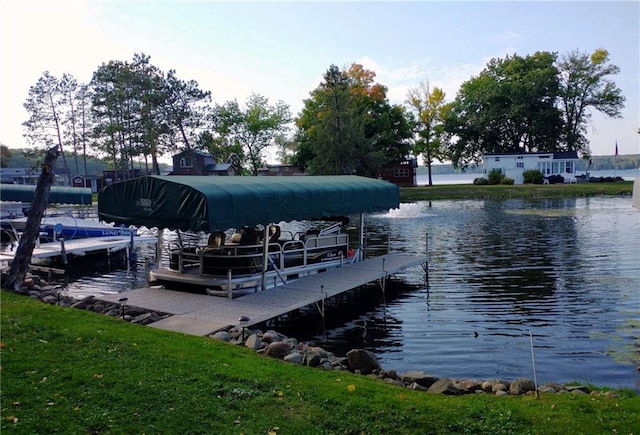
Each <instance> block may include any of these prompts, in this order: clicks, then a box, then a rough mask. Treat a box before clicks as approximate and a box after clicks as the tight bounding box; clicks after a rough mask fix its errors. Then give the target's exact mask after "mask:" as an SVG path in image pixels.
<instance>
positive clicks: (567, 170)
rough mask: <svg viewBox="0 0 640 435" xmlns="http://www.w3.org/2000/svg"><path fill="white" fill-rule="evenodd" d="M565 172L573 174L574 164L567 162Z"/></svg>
mask: <svg viewBox="0 0 640 435" xmlns="http://www.w3.org/2000/svg"><path fill="white" fill-rule="evenodd" d="M564 171H565V172H566V173H567V174H573V162H565V165H564Z"/></svg>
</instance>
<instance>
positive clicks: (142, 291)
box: [98, 254, 427, 335]
mask: <svg viewBox="0 0 640 435" xmlns="http://www.w3.org/2000/svg"><path fill="white" fill-rule="evenodd" d="M426 262H427V258H426V256H410V255H399V254H387V255H382V256H379V257H374V258H371V259H367V260H364V261H361V262H358V263H355V264H349V265H344V266H342V267H339V268H335V269H330V270H327V271H326V272H322V273H319V274H316V275H310V276H307V277H303V278H300V279H298V280H296V281H293V282H291V283H288V284H286V285H283V286H280V287H275V288H270V289H266V290H263V291H260V292H257V293H251V294H248V295H245V296H239V297H237V298H234V299H228V298H225V297H218V296H207V295H200V294H193V293H186V292H179V291H173V290H166V289H163V288H139V289H134V290H129V291H126V292H124V293H116V294H112V295H103V296H99V297H98V299H100V300H104V301H107V302H112V303H118V301H119V299H120V298H122V297H126V298H127V299H128V300H127V302H126V304H127V305H132V306H135V307H139V308H144V309H148V310H154V311H159V312H163V313H168V314H172V316H170V317H167V318H166V319H163V320H161V321H158V322H156V323H152V324H151V325H150V326H152V327H155V328H160V329H166V330H171V331H177V332H183V333H186V334H192V335H208V334H211V333H213V332H216V331H219V330H221V329H224V328H226V327H228V326H232V325H235V324H237V323H238V320H237V319H238V317H240V316H247V317H248V318H249V319H250V320H249V322H248V324H247V326H251V325H255V324H258V323H262V322H264V321H267V320H270V319H273V318H275V317H278V316H281V315H283V314H286V313H288V312H290V311H293V310H296V309H298V308H301V307H305V306H308V305H312V304H314V303H317V302H321V301H324V300H325V299H327V298H329V297H332V296H335V295H338V294H340V293H344V292H346V291H349V290H352V289H354V288H356V287H358V286H361V285H364V284H367V283H370V282H373V281H376V280H379V279H381V278H384V277H386V276H389V275H392V274H394V273H397V272H400V271H402V270H404V269H407V268H409V267H412V266H416V265H419V264H423V263H426Z"/></svg>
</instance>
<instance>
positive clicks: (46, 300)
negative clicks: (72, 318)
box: [42, 296, 58, 305]
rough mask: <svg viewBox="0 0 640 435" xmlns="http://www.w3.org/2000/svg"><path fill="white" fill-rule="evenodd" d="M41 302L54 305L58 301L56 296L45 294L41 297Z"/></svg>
mask: <svg viewBox="0 0 640 435" xmlns="http://www.w3.org/2000/svg"><path fill="white" fill-rule="evenodd" d="M42 302H44V303H45V304H51V305H55V304H56V303H57V302H58V298H57V297H56V296H45V297H43V298H42Z"/></svg>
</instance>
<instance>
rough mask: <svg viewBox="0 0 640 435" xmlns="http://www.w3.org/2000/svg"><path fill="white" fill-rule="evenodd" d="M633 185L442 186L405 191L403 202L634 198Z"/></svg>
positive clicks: (627, 182) (406, 189) (401, 197)
mask: <svg viewBox="0 0 640 435" xmlns="http://www.w3.org/2000/svg"><path fill="white" fill-rule="evenodd" d="M632 190H633V181H618V182H614V183H580V184H516V185H511V186H509V185H501V184H497V185H491V186H481V185H474V184H443V185H434V186H418V187H402V188H401V189H400V201H401V202H412V201H431V200H438V199H510V198H560V197H562V198H572V197H573V198H575V197H584V196H598V195H631V193H632Z"/></svg>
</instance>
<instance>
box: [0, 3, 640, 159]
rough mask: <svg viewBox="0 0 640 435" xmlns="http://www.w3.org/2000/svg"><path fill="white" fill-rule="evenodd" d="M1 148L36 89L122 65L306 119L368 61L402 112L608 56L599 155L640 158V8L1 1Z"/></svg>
mask: <svg viewBox="0 0 640 435" xmlns="http://www.w3.org/2000/svg"><path fill="white" fill-rule="evenodd" d="M0 8H1V9H0V15H1V20H2V22H1V27H2V28H1V30H0V32H1V34H0V35H1V41H0V44H2V45H1V47H2V48H1V54H2V57H1V61H2V68H1V69H0V74H1V76H0V86H1V88H0V95H1V98H0V100H1V106H0V107H1V112H0V143H3V144H5V145H8V146H10V147H22V146H25V142H24V139H23V137H22V134H23V127H22V125H21V124H22V122H24V121H25V120H26V119H27V118H28V114H27V112H26V111H25V110H24V108H23V103H24V101H25V98H26V96H27V93H28V90H29V87H30V86H32V85H33V84H35V83H36V81H37V80H38V78H39V77H41V75H42V73H43V72H44V71H46V70H48V71H50V72H51V73H52V74H53V75H56V76H61V75H62V74H63V73H69V74H72V75H73V76H75V77H76V78H77V79H78V80H79V81H81V82H89V81H90V79H91V75H92V73H93V71H95V69H96V68H97V67H98V66H99V65H100V64H102V63H106V62H108V61H110V60H122V61H125V60H131V59H132V57H133V54H134V53H145V54H147V55H149V56H151V63H153V64H154V65H156V66H158V67H160V68H161V69H163V70H165V71H166V70H168V69H175V70H176V71H177V73H178V76H179V77H180V78H182V79H183V80H192V79H193V80H196V81H197V82H198V83H199V85H200V87H201V88H202V89H205V90H209V91H211V92H212V96H213V100H214V102H216V103H223V102H225V101H227V100H232V99H237V100H238V101H239V102H244V101H245V100H246V98H247V97H248V96H249V95H250V94H251V93H252V92H255V93H258V94H261V95H264V96H266V97H268V98H269V99H270V102H272V103H275V102H276V101H277V100H282V101H284V102H285V103H287V104H288V105H289V106H290V108H291V111H292V113H293V114H298V113H299V111H300V110H301V108H302V106H303V100H304V99H305V98H307V97H308V96H309V92H310V91H312V90H313V89H314V88H316V87H317V85H318V84H319V83H320V81H321V80H322V75H323V73H324V72H325V71H326V70H327V69H328V68H329V66H330V65H332V64H335V65H337V66H339V67H341V68H343V67H347V66H348V65H350V64H351V63H354V62H356V63H361V64H363V65H364V66H365V68H367V69H369V70H372V71H374V72H375V73H376V81H378V82H379V83H381V84H383V85H385V86H387V87H388V88H389V94H388V96H389V99H390V101H391V102H392V103H403V102H404V100H405V97H406V93H407V90H408V89H409V88H412V87H416V86H418V84H419V83H420V82H421V81H427V80H428V81H429V82H430V83H431V85H432V86H438V87H441V88H443V89H444V90H445V92H446V94H447V99H448V100H452V99H453V98H454V97H455V95H456V93H457V91H458V89H459V86H460V84H461V83H462V82H464V81H466V80H468V79H470V78H471V77H473V76H474V75H476V74H478V73H479V72H480V71H481V70H482V69H484V67H485V66H486V64H487V62H488V61H489V60H490V59H492V58H503V57H505V56H506V55H512V54H514V53H516V54H519V55H522V56H526V55H528V54H533V53H535V52H536V51H552V52H557V53H559V54H566V53H568V52H569V51H571V50H580V51H582V52H588V53H591V52H592V51H593V50H595V49H597V48H605V49H607V50H608V51H609V53H610V59H611V62H612V63H614V64H616V65H618V66H619V67H620V68H621V69H622V71H621V73H620V74H619V75H617V76H616V77H615V82H616V84H617V85H618V86H619V87H620V88H621V89H622V92H623V94H624V95H625V96H626V98H627V101H626V107H625V109H624V111H623V118H622V119H616V120H611V119H608V118H606V117H604V116H603V115H600V114H597V113H594V114H593V117H592V123H591V125H590V127H589V139H590V143H591V149H592V152H593V154H594V155H607V154H613V152H614V148H615V142H616V141H617V143H618V147H619V152H620V154H635V153H639V152H640V139H639V138H640V135H638V134H637V130H638V128H640V95H639V94H640V91H639V89H640V87H639V85H640V46H639V41H640V3H639V2H637V1H621V2H613V1H601V2H594V1H587V2H577V1H567V2H556V1H531V2H521V1H511V2H505V1H494V2H486V1H467V2H461V1H448V2H435V1H405V2H398V1H389V2H379V1H355V2H342V1H333V2H330V1H318V2H307V1H297V2H291V1H283V2H264V1H260V2H244V1H236V2H220V1H198V2H191V1H80V0H74V1H65V0H46V1H37V0H21V1H19V0H0Z"/></svg>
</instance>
